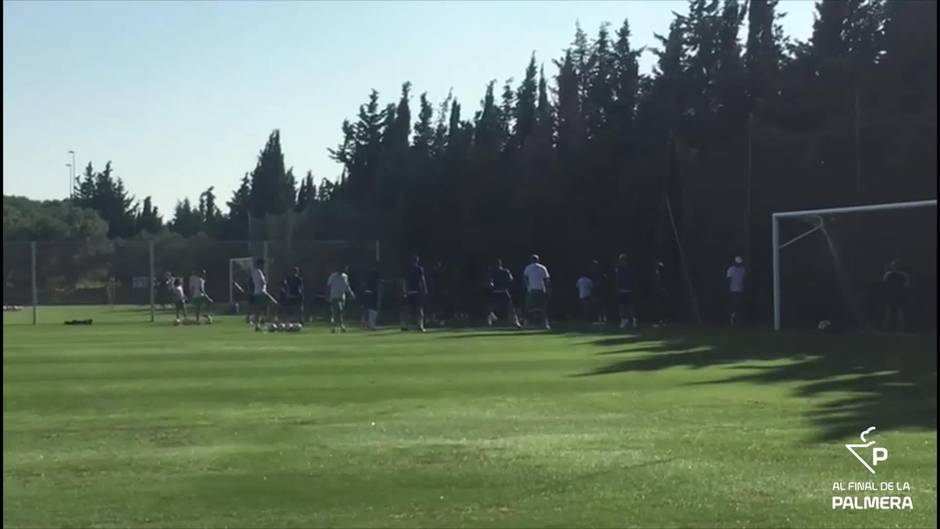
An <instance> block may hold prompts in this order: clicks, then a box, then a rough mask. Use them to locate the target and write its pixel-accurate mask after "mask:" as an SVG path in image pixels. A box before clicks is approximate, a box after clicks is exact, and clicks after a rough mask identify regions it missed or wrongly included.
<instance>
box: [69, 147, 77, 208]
mask: <svg viewBox="0 0 940 529" xmlns="http://www.w3.org/2000/svg"><path fill="white" fill-rule="evenodd" d="M69 154H71V155H72V175H71V177H70V178H71V182H69V198H72V197H73V195H74V194H75V174H76V171H78V166H76V165H75V151H74V150H72V151H69Z"/></svg>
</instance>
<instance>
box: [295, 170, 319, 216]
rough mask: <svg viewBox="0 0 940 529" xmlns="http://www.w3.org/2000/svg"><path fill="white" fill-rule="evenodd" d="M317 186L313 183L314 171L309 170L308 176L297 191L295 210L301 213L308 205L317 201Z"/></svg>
mask: <svg viewBox="0 0 940 529" xmlns="http://www.w3.org/2000/svg"><path fill="white" fill-rule="evenodd" d="M316 198H317V188H316V186H315V185H314V184H313V171H310V170H308V171H307V176H305V177H304V180H303V182H301V183H300V189H299V190H298V191H297V201H296V203H295V205H294V211H296V212H298V213H300V212H303V211H305V210H306V209H307V206H308V205H309V204H310V203H311V202H314V201H316Z"/></svg>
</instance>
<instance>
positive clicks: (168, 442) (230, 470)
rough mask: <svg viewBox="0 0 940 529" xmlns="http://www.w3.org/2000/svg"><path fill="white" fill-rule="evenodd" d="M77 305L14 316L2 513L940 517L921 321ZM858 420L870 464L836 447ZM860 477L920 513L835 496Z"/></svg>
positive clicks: (7, 345) (583, 518)
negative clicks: (608, 319)
mask: <svg viewBox="0 0 940 529" xmlns="http://www.w3.org/2000/svg"><path fill="white" fill-rule="evenodd" d="M75 312H76V311H74V310H73V311H71V312H70V313H68V314H66V312H65V311H56V310H55V309H46V310H44V312H43V314H42V316H43V321H45V322H49V323H46V324H43V325H39V326H37V327H32V326H30V325H22V324H17V323H22V322H25V321H27V320H29V318H30V315H29V313H28V311H26V312H24V313H16V314H5V315H4V327H3V525H4V527H128V526H133V527H150V526H152V527H226V526H227V527H315V526H319V527H325V526H330V527H378V526H393V527H416V526H422V527H455V526H466V527H573V526H578V527H580V526H590V527H846V528H849V527H851V528H859V527H936V525H937V508H936V499H937V498H936V490H937V479H936V470H937V436H936V356H935V355H936V350H937V343H936V337H935V336H903V337H894V336H884V335H869V336H859V335H844V336H840V335H823V334H816V333H809V334H800V333H784V334H772V333H769V332H766V331H759V330H744V331H738V332H731V331H728V330H725V329H696V328H689V327H674V328H669V329H663V330H643V331H640V332H631V333H615V332H613V331H604V332H601V331H596V330H595V331H589V332H575V331H574V330H571V331H570V332H555V333H552V334H545V333H539V332H534V333H533V332H523V333H516V332H504V331H489V330H479V329H477V330H461V331H437V330H435V331H431V332H429V333H427V334H424V335H419V334H416V333H401V332H399V331H396V330H383V331H379V332H377V333H374V334H367V333H364V332H362V331H359V330H354V331H351V332H350V333H348V334H346V335H331V334H329V333H328V332H325V330H324V329H323V327H322V325H320V326H318V327H317V328H308V329H306V330H305V331H304V332H303V333H300V334H277V335H267V334H262V333H255V332H252V331H251V330H250V329H249V328H247V326H245V325H244V324H243V323H239V322H238V321H237V320H235V319H226V318H223V319H222V320H223V321H222V322H221V323H220V324H218V325H214V326H200V327H195V326H187V327H178V328H177V327H173V326H171V325H170V324H169V323H168V321H167V318H166V317H162V318H161V321H158V322H157V323H155V324H149V323H143V322H142V320H143V319H144V318H143V317H142V315H141V314H137V313H134V312H132V311H128V312H125V313H124V314H125V315H124V316H122V317H117V316H114V315H113V313H112V314H111V318H112V319H113V323H107V324H97V323H96V324H95V325H93V326H90V327H67V326H64V325H62V324H61V323H53V322H61V321H62V320H64V319H67V318H71V317H76V318H77V317H82V315H81V314H75ZM85 312H86V313H87V314H92V313H93V309H85ZM88 317H92V316H88ZM122 318H123V320H124V322H123V323H121V320H122ZM373 422H374V426H373ZM868 426H877V427H878V430H876V431H875V433H874V434H873V436H872V439H874V440H877V441H878V443H879V446H884V447H887V448H888V449H889V451H890V459H889V461H887V462H886V463H882V464H881V465H880V466H879V467H877V470H878V474H877V476H872V475H870V474H869V473H868V471H866V470H865V469H864V467H862V466H861V464H859V463H858V462H857V461H856V460H854V459H853V458H852V457H851V455H850V454H849V453H848V452H847V450H846V449H845V447H844V446H843V445H844V444H845V443H847V442H853V441H858V433H859V432H860V431H861V430H862V429H864V428H866V427H868ZM868 480H874V481H876V482H881V481H898V482H909V483H910V485H911V487H912V492H911V495H912V496H913V501H914V510H913V511H873V510H868V511H858V512H850V511H833V510H832V509H831V497H832V494H833V493H832V491H831V488H832V483H833V481H845V482H848V481H868Z"/></svg>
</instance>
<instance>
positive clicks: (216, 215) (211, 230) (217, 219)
mask: <svg viewBox="0 0 940 529" xmlns="http://www.w3.org/2000/svg"><path fill="white" fill-rule="evenodd" d="M198 213H199V216H200V218H201V219H202V229H201V231H203V232H205V233H206V234H207V235H209V236H210V237H218V236H219V233H220V232H221V231H220V230H221V227H222V212H221V211H220V210H219V207H218V205H216V196H215V186H209V188H208V189H206V190H205V191H203V192H202V193H201V194H200V195H199V209H198Z"/></svg>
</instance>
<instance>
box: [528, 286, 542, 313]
mask: <svg viewBox="0 0 940 529" xmlns="http://www.w3.org/2000/svg"><path fill="white" fill-rule="evenodd" d="M525 306H526V309H527V310H544V309H545V291H544V290H530V291H528V292H526V297H525Z"/></svg>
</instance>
